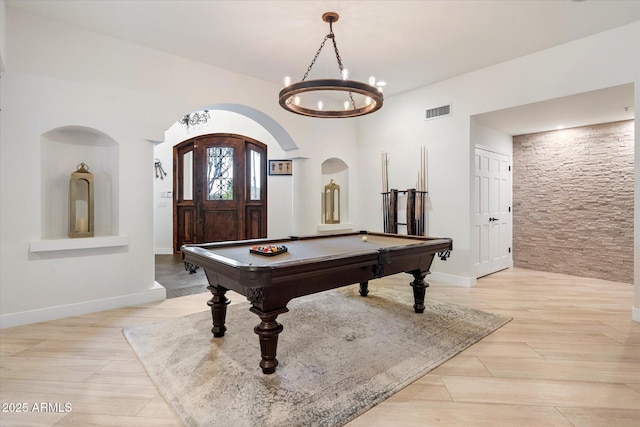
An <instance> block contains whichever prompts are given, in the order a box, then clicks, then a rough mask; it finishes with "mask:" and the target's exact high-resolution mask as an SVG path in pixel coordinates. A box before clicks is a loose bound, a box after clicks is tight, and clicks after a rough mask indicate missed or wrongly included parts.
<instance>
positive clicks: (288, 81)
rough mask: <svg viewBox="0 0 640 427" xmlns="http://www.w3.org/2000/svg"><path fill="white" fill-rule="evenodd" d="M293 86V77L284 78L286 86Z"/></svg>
mask: <svg viewBox="0 0 640 427" xmlns="http://www.w3.org/2000/svg"><path fill="white" fill-rule="evenodd" d="M290 84H291V77H289V76H287V77H285V78H284V85H285V86H289V85H290Z"/></svg>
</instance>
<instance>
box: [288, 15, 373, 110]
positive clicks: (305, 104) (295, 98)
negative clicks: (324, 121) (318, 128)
mask: <svg viewBox="0 0 640 427" xmlns="http://www.w3.org/2000/svg"><path fill="white" fill-rule="evenodd" d="M338 18H339V15H338V14H337V13H335V12H327V13H325V14H323V15H322V20H323V21H324V22H327V23H329V34H327V35H326V36H325V38H324V40H323V41H322V44H321V45H320V48H319V49H318V51H317V52H316V55H315V57H314V58H313V60H312V61H311V65H309V67H308V68H307V72H306V73H305V74H304V77H302V80H301V81H299V82H297V83H290V81H289V78H287V79H285V87H284V88H283V89H282V90H281V91H280V96H279V102H280V106H281V107H282V108H284V109H285V110H288V111H291V112H292V113H296V114H301V115H303V116H309V117H321V118H342V117H358V116H364V115H365V114H369V113H373V112H374V111H377V110H379V109H380V108H381V107H382V102H383V96H382V89H381V88H379V87H376V86H374V85H375V79H374V78H373V77H371V78H369V82H368V83H363V82H359V81H355V80H349V79H348V72H347V70H346V69H345V68H344V67H343V65H342V59H341V58H340V54H339V53H338V45H337V43H336V38H335V35H334V34H333V23H334V22H336V21H338ZM328 39H331V41H332V42H333V48H334V50H335V54H336V59H337V61H338V68H339V70H340V75H341V77H342V78H341V79H321V80H308V81H307V80H306V78H307V76H308V75H309V72H310V71H311V68H313V65H314V64H315V62H316V60H317V59H318V55H320V52H321V51H322V48H323V47H324V45H325V43H326V42H327V40H328ZM320 92H326V96H323V97H322V99H320V97H318V96H314V95H319V94H320ZM343 100H344V102H343Z"/></svg>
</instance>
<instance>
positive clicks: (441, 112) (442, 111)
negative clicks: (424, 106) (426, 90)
mask: <svg viewBox="0 0 640 427" xmlns="http://www.w3.org/2000/svg"><path fill="white" fill-rule="evenodd" d="M450 115H451V104H449V105H443V106H442V107H436V108H430V109H428V110H427V115H426V117H425V119H426V120H431V119H437V118H439V117H446V116H450Z"/></svg>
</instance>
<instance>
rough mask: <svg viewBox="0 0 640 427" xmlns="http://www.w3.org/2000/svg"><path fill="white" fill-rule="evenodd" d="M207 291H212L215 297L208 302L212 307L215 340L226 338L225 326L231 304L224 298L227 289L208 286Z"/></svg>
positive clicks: (212, 330) (212, 329)
mask: <svg viewBox="0 0 640 427" xmlns="http://www.w3.org/2000/svg"><path fill="white" fill-rule="evenodd" d="M207 289H209V290H210V291H211V293H212V294H213V297H211V299H210V300H209V301H207V305H208V306H209V307H211V317H212V319H213V328H211V332H213V336H214V337H215V338H220V337H223V336H224V333H225V331H226V330H227V327H226V326H224V322H225V319H226V318H227V305H228V304H229V302H231V301H229V299H228V298H227V297H226V296H224V294H225V293H226V292H227V289H226V288H223V287H222V286H211V285H209V286H207Z"/></svg>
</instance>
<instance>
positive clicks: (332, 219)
mask: <svg viewBox="0 0 640 427" xmlns="http://www.w3.org/2000/svg"><path fill="white" fill-rule="evenodd" d="M324 223H325V224H340V186H339V185H338V184H336V183H335V182H333V180H331V182H330V183H328V184H327V185H325V186H324Z"/></svg>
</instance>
